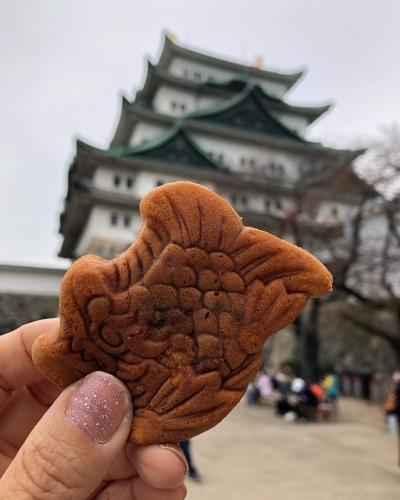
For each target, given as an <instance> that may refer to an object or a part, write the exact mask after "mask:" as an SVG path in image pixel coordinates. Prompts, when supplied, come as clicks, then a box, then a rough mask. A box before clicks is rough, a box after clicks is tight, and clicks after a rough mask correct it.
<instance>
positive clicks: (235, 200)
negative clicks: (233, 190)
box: [231, 194, 237, 205]
mask: <svg viewBox="0 0 400 500" xmlns="http://www.w3.org/2000/svg"><path fill="white" fill-rule="evenodd" d="M231 200H232V204H233V205H236V203H237V196H236V194H233V195H232V196H231Z"/></svg>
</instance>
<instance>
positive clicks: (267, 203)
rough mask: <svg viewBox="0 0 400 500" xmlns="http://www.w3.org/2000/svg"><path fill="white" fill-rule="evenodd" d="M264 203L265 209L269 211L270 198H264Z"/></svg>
mask: <svg viewBox="0 0 400 500" xmlns="http://www.w3.org/2000/svg"><path fill="white" fill-rule="evenodd" d="M264 205H265V209H266V210H267V211H269V209H270V208H271V200H269V199H268V198H267V199H266V200H265V202H264Z"/></svg>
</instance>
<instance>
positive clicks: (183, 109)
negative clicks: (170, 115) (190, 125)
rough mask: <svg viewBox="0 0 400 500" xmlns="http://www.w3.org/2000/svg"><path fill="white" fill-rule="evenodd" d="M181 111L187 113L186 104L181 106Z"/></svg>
mask: <svg viewBox="0 0 400 500" xmlns="http://www.w3.org/2000/svg"><path fill="white" fill-rule="evenodd" d="M181 110H182V111H186V104H185V103H184V102H183V103H182V104H181Z"/></svg>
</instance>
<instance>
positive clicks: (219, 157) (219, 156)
mask: <svg viewBox="0 0 400 500" xmlns="http://www.w3.org/2000/svg"><path fill="white" fill-rule="evenodd" d="M218 159H219V161H220V162H221V163H224V154H223V153H220V154H219V155H218Z"/></svg>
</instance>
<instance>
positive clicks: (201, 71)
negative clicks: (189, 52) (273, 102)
mask: <svg viewBox="0 0 400 500" xmlns="http://www.w3.org/2000/svg"><path fill="white" fill-rule="evenodd" d="M168 72H169V73H170V74H172V75H175V76H178V77H180V78H187V79H189V80H195V81H198V82H201V81H202V82H206V81H207V80H215V81H226V80H231V79H233V78H238V77H243V76H244V75H243V74H241V73H239V72H237V71H229V70H226V69H222V68H218V67H216V66H211V65H208V64H207V65H206V64H201V63H198V62H193V61H188V60H186V59H183V58H180V57H174V58H173V59H172V61H171V63H170V65H169V67H168ZM255 80H256V81H257V83H259V85H260V86H261V87H262V88H263V89H264V90H265V91H266V92H267V93H268V94H270V95H272V96H274V97H279V98H281V97H283V96H284V95H285V94H286V92H287V85H285V84H283V83H280V82H275V81H273V80H268V79H262V78H255Z"/></svg>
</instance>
